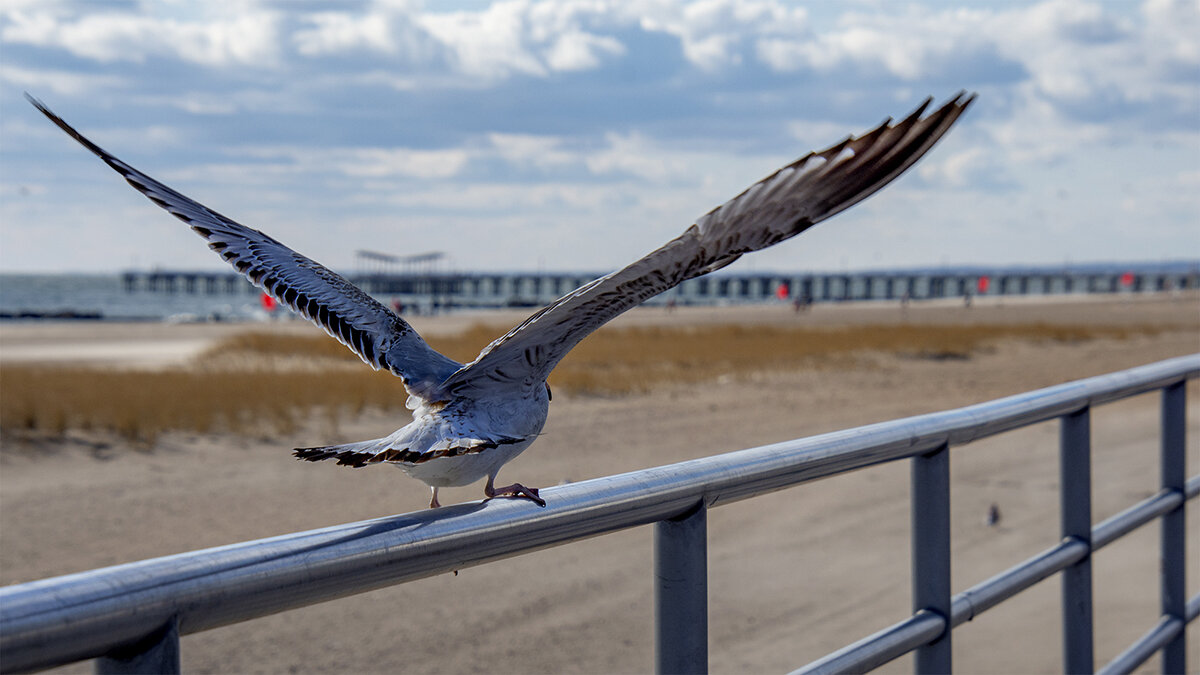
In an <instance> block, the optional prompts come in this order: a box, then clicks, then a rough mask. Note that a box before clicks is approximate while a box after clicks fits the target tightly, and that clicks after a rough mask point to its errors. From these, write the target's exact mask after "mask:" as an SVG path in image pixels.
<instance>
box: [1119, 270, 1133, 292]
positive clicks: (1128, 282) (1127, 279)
mask: <svg viewBox="0 0 1200 675" xmlns="http://www.w3.org/2000/svg"><path fill="white" fill-rule="evenodd" d="M1121 285H1122V286H1124V287H1125V288H1129V287H1130V286H1132V285H1133V272H1126V273H1124V274H1122V275H1121Z"/></svg>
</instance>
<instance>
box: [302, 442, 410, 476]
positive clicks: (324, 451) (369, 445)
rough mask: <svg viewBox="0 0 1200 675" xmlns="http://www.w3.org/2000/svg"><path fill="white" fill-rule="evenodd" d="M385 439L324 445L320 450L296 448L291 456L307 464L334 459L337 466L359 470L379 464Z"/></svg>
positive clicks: (385, 444) (385, 443) (384, 448)
mask: <svg viewBox="0 0 1200 675" xmlns="http://www.w3.org/2000/svg"><path fill="white" fill-rule="evenodd" d="M388 441H389V439H387V438H376V439H373V440H370V441H359V442H357V443H344V444H342V445H326V446H324V447H320V448H296V449H295V450H293V451H292V456H294V457H295V458H296V459H303V460H305V461H308V462H320V461H322V460H325V459H336V460H337V463H338V465H339V466H349V467H352V468H355V469H357V468H360V467H364V466H367V465H368V464H375V463H377V462H379V461H380V460H379V459H376V457H379V456H380V455H381V454H382V453H383V452H384V451H386V450H387V448H388Z"/></svg>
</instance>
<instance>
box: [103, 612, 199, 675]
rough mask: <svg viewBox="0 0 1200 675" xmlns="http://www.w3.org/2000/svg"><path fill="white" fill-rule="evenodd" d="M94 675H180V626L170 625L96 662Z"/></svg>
mask: <svg viewBox="0 0 1200 675" xmlns="http://www.w3.org/2000/svg"><path fill="white" fill-rule="evenodd" d="M93 668H94V670H95V672H96V674H97V675H134V674H142V673H145V674H147V675H149V674H153V673H163V674H174V673H179V672H181V670H180V663H179V623H178V621H176V620H175V619H171V621H170V623H168V624H167V625H165V626H163V627H162V628H160V629H158V630H157V631H155V632H154V633H153V634H151V635H148V636H146V638H144V639H143V640H141V641H140V642H138V643H136V644H132V645H128V646H126V647H122V648H120V649H117V650H114V651H112V652H109V654H108V655H107V656H102V657H100V658H98V659H96V661H95V665H94V666H93Z"/></svg>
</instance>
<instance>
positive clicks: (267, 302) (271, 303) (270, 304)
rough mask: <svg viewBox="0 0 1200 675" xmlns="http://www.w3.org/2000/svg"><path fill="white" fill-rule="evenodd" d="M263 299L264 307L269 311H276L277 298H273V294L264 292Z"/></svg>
mask: <svg viewBox="0 0 1200 675" xmlns="http://www.w3.org/2000/svg"><path fill="white" fill-rule="evenodd" d="M261 300H262V306H263V309H265V310H267V311H268V312H274V311H275V298H272V297H271V296H269V295H267V294H266V293H263V294H262V298H261Z"/></svg>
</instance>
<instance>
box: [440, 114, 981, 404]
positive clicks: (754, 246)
mask: <svg viewBox="0 0 1200 675" xmlns="http://www.w3.org/2000/svg"><path fill="white" fill-rule="evenodd" d="M974 98H975V97H974V95H973V94H972V95H970V96H968V95H966V93H965V92H963V93H960V94H959V95H957V96H955V97H954V98H953V99H951V100H950V101H949V102H947V103H946V104H945V105H943V106H942V107H941V108H939V109H937V110H936V111H934V112H933V113H931V114H929V115H928V116H926V117H922V115H923V114H924V112H925V110H926V108H928V107H929V104H930V102H931V100H932V99H929V100H926V101H925V103H923V104H922V105H921V106H920V107H919V108H917V109H916V110H915V111H914V112H913V113H912V114H911V115H909V116H908V117H907V118H905V119H904V120H902V121H900V122H898V123H896V124H892V123H891V120H890V119H889V120H887V121H885V122H884V123H883V124H881V125H880V126H879V127H877V128H875V129H873V130H871V131H869V132H867V133H866V134H863V135H862V136H860V137H858V138H854V137H851V138H847V139H846V140H844V141H842V142H841V143H838V144H837V145H835V146H833V147H831V148H828V149H826V150H822V151H820V152H813V153H810V154H808V155H806V156H805V157H802V158H801V159H799V160H797V161H795V162H793V163H792V164H789V165H788V166H785V167H783V168H782V169H780V170H779V171H777V172H775V173H773V174H771V175H770V176H767V177H766V178H764V179H763V180H761V181H759V182H758V183H755V184H754V185H752V186H750V188H749V189H747V190H746V191H745V192H743V193H742V194H740V195H738V196H737V197H734V198H733V199H731V200H730V201H728V202H726V203H725V204H723V205H721V206H719V207H717V208H715V209H713V210H712V211H710V212H709V213H708V214H706V215H705V216H703V217H702V218H700V219H699V220H698V221H696V224H695V225H692V226H691V227H689V228H688V229H687V231H685V232H684V233H683V234H682V235H681V236H679V237H678V238H676V239H674V240H672V241H670V242H668V243H667V244H666V245H665V246H663V247H662V248H660V249H658V250H657V251H654V252H653V253H650V254H649V255H647V256H646V257H644V258H642V259H641V260H638V261H637V262H635V263H633V264H632V265H629V266H628V267H626V268H625V269H623V270H620V271H618V272H614V273H612V274H610V275H608V276H606V277H601V278H600V279H597V280H595V281H593V282H591V283H589V284H587V285H585V286H582V287H580V288H578V289H576V290H575V291H572V292H571V293H568V294H567V295H565V296H563V297H561V298H559V299H558V300H556V301H554V302H553V303H551V304H550V305H549V306H547V307H546V308H544V309H542V310H541V311H539V312H537V313H536V314H534V315H533V316H531V317H529V318H528V319H526V320H525V322H524V323H522V324H521V325H519V326H517V327H516V328H514V329H513V330H511V331H509V332H508V334H507V335H504V336H503V337H501V338H499V339H498V340H496V341H495V342H493V343H492V344H490V345H488V346H487V347H486V348H485V349H484V350H483V351H482V352H481V353H480V355H479V357H478V358H476V359H475V361H473V362H471V363H469V364H467V365H466V366H464V367H463V368H462V369H461V370H459V371H458V372H456V373H454V374H453V375H452V376H451V377H450V379H449V380H447V381H446V388H447V390H448V391H450V392H451V393H467V392H468V391H469V390H472V389H475V390H476V391H478V390H480V389H503V388H505V387H517V388H525V387H531V386H535V385H536V384H538V383H540V382H542V381H543V380H545V378H546V377H547V376H548V375H549V374H550V371H551V370H553V369H554V366H555V365H556V364H557V363H558V362H559V360H560V359H562V357H563V356H565V355H566V354H567V352H568V351H570V350H571V348H572V347H574V346H575V345H576V344H578V343H579V341H580V340H582V339H583V338H585V337H587V336H588V335H589V334H590V333H591V332H592V331H594V330H596V329H597V328H599V327H600V326H602V325H604V324H605V323H607V322H608V321H610V320H612V319H613V317H616V316H617V315H619V314H621V313H622V312H624V311H626V310H628V309H630V308H632V307H636V306H637V305H639V304H641V303H642V302H643V301H645V300H647V299H649V298H651V297H653V296H655V295H658V294H659V293H662V292H663V291H665V290H667V289H670V288H673V287H674V286H677V285H678V284H680V283H682V282H683V281H686V280H687V279H691V278H694V277H698V276H700V275H702V274H706V273H708V272H711V271H713V270H717V269H720V268H722V267H724V266H726V265H728V264H729V263H731V262H733V261H735V260H737V259H738V258H739V257H741V256H742V254H744V253H749V252H751V251H757V250H760V249H763V248H766V247H768V246H771V245H774V244H777V243H779V242H781V241H783V240H785V239H789V238H791V237H794V236H796V235H797V234H800V233H801V232H803V231H804V230H806V229H808V228H809V227H812V226H813V225H814V224H816V223H818V222H820V221H822V220H824V219H826V218H828V217H830V216H832V215H834V214H837V213H839V212H841V211H843V210H845V209H847V208H849V207H851V206H853V205H854V204H857V203H858V202H860V201H862V200H863V199H866V198H867V197H869V196H871V195H872V194H874V193H875V192H876V191H877V190H879V189H880V188H882V187H883V186H884V185H887V184H888V183H889V182H891V181H892V180H893V179H895V178H896V177H897V176H899V175H900V174H902V173H904V171H905V170H906V169H908V168H909V167H910V166H912V165H913V164H914V163H915V162H916V161H917V160H918V159H920V158H921V156H922V155H924V154H925V152H926V151H927V150H929V148H930V147H932V146H933V144H934V143H935V142H937V140H938V139H939V138H941V137H942V135H943V134H945V133H946V131H947V130H948V129H949V128H950V126H951V125H952V124H954V121H955V120H957V119H958V117H959V115H961V114H962V112H963V111H964V110H965V109H966V108H967V106H968V105H970V103H971V101H972V100H974Z"/></svg>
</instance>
